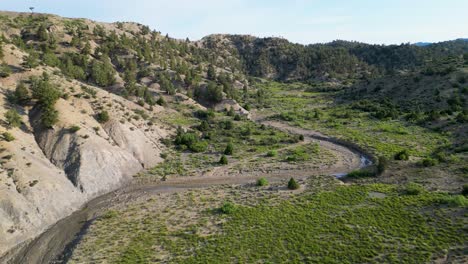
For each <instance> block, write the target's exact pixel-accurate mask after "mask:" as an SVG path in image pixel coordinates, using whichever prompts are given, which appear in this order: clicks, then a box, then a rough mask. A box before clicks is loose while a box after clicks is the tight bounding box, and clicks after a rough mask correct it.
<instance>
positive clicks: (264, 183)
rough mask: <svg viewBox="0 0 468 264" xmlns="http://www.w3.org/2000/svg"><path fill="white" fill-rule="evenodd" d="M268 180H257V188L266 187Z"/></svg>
mask: <svg viewBox="0 0 468 264" xmlns="http://www.w3.org/2000/svg"><path fill="white" fill-rule="evenodd" d="M267 185H268V180H267V179H266V178H260V179H258V180H257V186H267Z"/></svg>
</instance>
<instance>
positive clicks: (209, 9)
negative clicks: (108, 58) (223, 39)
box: [0, 0, 468, 44]
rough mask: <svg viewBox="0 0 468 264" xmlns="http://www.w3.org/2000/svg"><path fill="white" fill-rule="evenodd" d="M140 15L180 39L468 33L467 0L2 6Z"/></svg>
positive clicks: (0, 6) (153, 0)
mask: <svg viewBox="0 0 468 264" xmlns="http://www.w3.org/2000/svg"><path fill="white" fill-rule="evenodd" d="M30 6H34V7H35V9H36V11H37V12H45V13H53V14H58V15H61V16H66V17H85V18H90V19H93V20H98V21H106V22H114V21H135V22H139V23H142V24H145V25H149V26H150V27H151V28H152V29H155V30H158V31H161V32H163V33H164V34H165V33H169V35H170V36H172V37H177V38H185V37H189V38H190V39H192V40H195V39H200V38H201V37H203V36H206V35H208V34H213V33H238V34H252V35H256V36H281V37H284V38H287V39H289V40H291V41H293V42H298V43H304V44H307V43H317V42H329V41H332V40H335V39H344V40H356V41H362V42H368V43H378V44H384V43H385V44H393V43H403V42H418V41H429V42H433V41H442V40H449V39H455V38H460V37H464V38H466V37H468V14H467V11H468V1H467V0H438V1H436V0H426V1H422V0H405V1H403V0H373V1H372V0H347V1H346V0H327V1H325V0H229V1H227V0H113V1H111V0H0V10H8V11H29V9H28V8H29V7H30Z"/></svg>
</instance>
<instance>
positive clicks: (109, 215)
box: [101, 210, 119, 219]
mask: <svg viewBox="0 0 468 264" xmlns="http://www.w3.org/2000/svg"><path fill="white" fill-rule="evenodd" d="M117 216H119V213H118V212H117V211H115V210H109V211H107V212H106V213H104V214H103V215H102V216H101V218H102V219H111V218H114V217H117Z"/></svg>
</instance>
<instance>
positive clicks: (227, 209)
mask: <svg viewBox="0 0 468 264" xmlns="http://www.w3.org/2000/svg"><path fill="white" fill-rule="evenodd" d="M236 210H237V206H236V205H235V204H233V203H232V202H224V203H223V205H222V206H221V207H220V208H219V211H220V212H221V213H223V214H232V213H234V212H235V211H236Z"/></svg>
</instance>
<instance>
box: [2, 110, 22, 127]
mask: <svg viewBox="0 0 468 264" xmlns="http://www.w3.org/2000/svg"><path fill="white" fill-rule="evenodd" d="M5 118H6V121H7V123H8V126H9V127H19V126H21V122H22V121H21V116H20V115H19V114H18V111H16V109H10V110H8V111H7V112H6V113H5Z"/></svg>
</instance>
